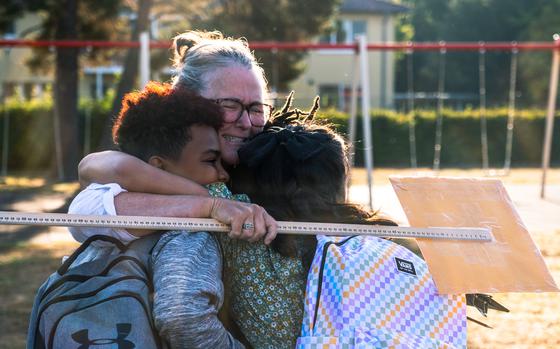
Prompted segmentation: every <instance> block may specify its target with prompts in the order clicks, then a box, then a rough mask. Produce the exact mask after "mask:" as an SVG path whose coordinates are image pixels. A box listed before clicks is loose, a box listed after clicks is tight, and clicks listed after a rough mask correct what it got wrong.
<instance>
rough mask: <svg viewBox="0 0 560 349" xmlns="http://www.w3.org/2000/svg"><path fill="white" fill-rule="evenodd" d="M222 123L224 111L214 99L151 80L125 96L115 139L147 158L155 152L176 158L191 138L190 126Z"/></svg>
mask: <svg viewBox="0 0 560 349" xmlns="http://www.w3.org/2000/svg"><path fill="white" fill-rule="evenodd" d="M222 124H223V117H222V111H221V109H220V106H219V105H218V104H216V103H215V102H214V101H211V100H209V99H206V98H203V97H201V96H199V95H197V94H195V93H193V92H190V91H189V90H187V89H185V88H182V87H175V88H173V87H172V86H171V84H164V83H158V82H149V83H148V84H147V85H146V87H145V88H144V89H143V90H142V91H136V92H131V93H128V94H126V95H125V96H124V98H123V101H122V108H121V111H120V113H119V115H118V117H117V118H116V119H115V122H114V124H113V141H114V142H115V144H117V145H118V147H119V149H120V150H121V151H123V152H125V153H128V154H131V155H134V156H136V157H138V158H140V159H142V160H144V161H148V159H149V158H150V157H151V156H154V155H159V156H162V157H166V158H169V159H174V160H176V159H178V157H179V156H180V154H181V151H182V150H183V148H184V147H185V145H186V144H187V143H188V142H189V141H190V139H191V134H190V127H191V126H193V125H206V126H210V127H212V128H214V129H216V130H218V129H219V128H220V127H221V126H222Z"/></svg>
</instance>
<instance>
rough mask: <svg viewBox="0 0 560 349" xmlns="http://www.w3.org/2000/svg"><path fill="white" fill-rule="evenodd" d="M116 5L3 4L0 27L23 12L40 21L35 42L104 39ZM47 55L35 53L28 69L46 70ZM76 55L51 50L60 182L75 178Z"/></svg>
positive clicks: (8, 0) (103, 1)
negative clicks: (38, 15) (38, 16)
mask: <svg viewBox="0 0 560 349" xmlns="http://www.w3.org/2000/svg"><path fill="white" fill-rule="evenodd" d="M119 6H120V5H119V2H116V1H110V0H80V1H78V0H61V1H40V0H29V1H25V2H22V1H18V0H4V1H3V2H2V4H1V5H0V14H2V16H0V18H1V19H0V24H5V23H7V22H9V21H11V20H14V19H16V18H18V17H19V16H21V15H22V14H24V13H25V12H39V13H42V14H43V15H44V21H43V23H41V25H40V26H39V28H38V29H39V34H38V35H37V39H39V40H80V39H88V40H95V39H107V38H109V37H110V36H111V35H112V33H114V22H115V21H114V19H115V18H116V16H117V14H118V7H119ZM50 56H51V53H50V52H49V50H48V49H36V50H35V57H34V59H33V60H32V61H31V62H30V65H31V66H32V67H35V68H38V67H40V68H41V69H43V70H46V69H48V68H46V67H47V66H48V62H49V61H50V58H51V57H50ZM79 56H80V51H79V49H77V48H61V47H58V48H56V50H55V62H54V63H55V64H54V69H55V83H54V85H55V86H54V98H55V108H54V110H55V114H56V115H55V118H56V120H57V121H58V122H57V123H56V124H55V125H56V126H57V133H56V134H57V135H58V137H59V138H60V144H61V149H60V150H61V154H59V155H60V156H61V158H62V159H61V160H62V170H63V171H62V174H63V176H62V178H60V179H62V180H74V179H76V178H77V164H78V159H79V154H78V149H79V146H78V126H77V125H78V110H77V105H78V94H77V91H78V72H79Z"/></svg>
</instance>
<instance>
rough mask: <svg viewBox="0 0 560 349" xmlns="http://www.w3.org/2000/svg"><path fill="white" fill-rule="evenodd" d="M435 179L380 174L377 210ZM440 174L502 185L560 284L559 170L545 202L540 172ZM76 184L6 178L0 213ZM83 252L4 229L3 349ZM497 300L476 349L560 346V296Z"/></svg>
mask: <svg viewBox="0 0 560 349" xmlns="http://www.w3.org/2000/svg"><path fill="white" fill-rule="evenodd" d="M418 173H420V174H422V175H434V174H433V173H432V172H431V171H428V170H420V171H412V170H403V169H376V170H375V171H374V176H373V180H374V188H373V197H374V207H375V208H377V209H380V210H382V211H384V212H386V213H387V214H389V215H390V216H391V217H393V218H394V219H396V220H397V221H400V222H403V221H404V220H406V219H405V218H404V214H403V213H402V209H401V208H400V206H399V204H398V201H397V200H396V196H395V195H394V193H393V192H392V190H391V188H390V185H389V181H388V177H389V175H414V174H418ZM438 175H440V176H460V177H484V176H487V175H491V176H493V177H496V178H499V179H501V180H502V181H503V182H504V184H505V185H506V188H507V190H508V193H509V194H510V196H511V198H512V200H513V202H514V204H515V205H516V207H517V209H518V211H519V214H520V216H521V217H522V219H523V221H524V223H525V224H526V226H527V227H528V229H529V231H530V233H531V235H532V237H533V239H534V240H535V242H536V244H537V245H538V246H539V247H540V250H541V252H542V254H543V257H544V259H545V262H546V264H547V266H548V268H549V269H550V271H551V273H552V275H553V277H554V279H555V280H556V283H557V284H558V283H560V169H554V170H550V171H549V172H548V176H547V183H548V185H547V189H546V198H545V199H544V200H542V199H540V197H539V194H540V180H541V172H540V171H539V170H538V169H514V170H513V171H511V172H510V173H509V175H507V176H504V175H503V174H501V173H499V172H494V173H484V172H482V171H480V170H462V169H453V170H443V171H440V173H438ZM366 183H367V176H366V175H365V171H363V170H360V169H358V170H355V171H353V174H352V188H351V190H350V198H351V199H352V200H353V201H356V202H361V203H364V204H365V203H367V201H368V199H367V198H368V195H367V186H366ZM76 189H77V184H75V183H65V184H51V183H46V182H45V181H44V180H42V179H40V178H21V177H20V178H13V177H9V178H4V179H0V210H15V211H31V212H65V211H66V208H67V200H68V198H70V197H72V195H73V194H74V193H75V191H76ZM75 247H76V243H74V242H73V241H72V240H71V239H70V238H69V234H67V232H66V230H65V229H64V228H41V227H19V226H0V300H1V301H0V349H3V348H6V349H8V348H9V349H12V348H16V349H17V348H24V347H25V337H26V333H27V322H28V316H29V312H30V310H31V307H32V303H33V297H34V294H35V291H36V290H37V288H38V287H39V285H40V284H41V283H42V282H43V281H44V280H45V279H46V277H47V276H48V275H49V274H50V273H52V272H53V271H54V270H55V269H56V267H57V266H58V265H59V264H60V261H61V257H62V256H64V255H68V254H69V253H71V251H72V250H73V249H74V248H75ZM494 298H495V299H496V300H498V301H499V302H500V303H502V304H504V305H505V306H506V307H508V308H509V309H510V313H497V312H492V311H490V312H489V314H488V318H486V319H484V318H482V317H481V316H480V315H479V314H477V312H476V310H473V312H470V311H469V315H471V316H473V317H475V318H477V319H481V320H483V321H484V322H485V323H487V324H488V325H490V326H492V327H493V329H487V328H483V327H481V326H479V325H475V324H469V328H468V331H469V332H468V347H469V348H498V349H502V348H503V349H505V348H560V293H539V294H528V293H511V294H496V295H494Z"/></svg>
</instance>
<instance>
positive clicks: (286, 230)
mask: <svg viewBox="0 0 560 349" xmlns="http://www.w3.org/2000/svg"><path fill="white" fill-rule="evenodd" d="M0 224H4V225H44V226H62V227H109V228H123V229H153V230H187V231H214V232H229V231H230V227H229V226H228V225H225V224H222V223H220V222H218V221H216V220H214V219H208V218H173V217H146V216H94V215H74V214H64V213H20V212H7V211H0ZM278 233H279V234H300V235H336V236H342V235H371V236H377V237H390V238H425V239H446V240H474V241H492V240H493V236H492V233H491V231H490V229H488V228H455V227H449V228H442V227H437V228H432V227H431V228H414V227H392V226H382V225H367V224H340V223H311V222H287V221H284V222H282V221H279V222H278Z"/></svg>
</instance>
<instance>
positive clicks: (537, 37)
mask: <svg viewBox="0 0 560 349" xmlns="http://www.w3.org/2000/svg"><path fill="white" fill-rule="evenodd" d="M403 3H404V4H406V5H408V6H409V7H410V8H411V11H410V12H409V13H408V14H406V15H405V17H404V18H403V19H402V20H401V27H404V28H405V29H408V28H410V27H412V28H413V29H412V31H413V34H412V38H410V40H413V41H418V42H422V41H440V40H444V41H471V42H473V41H474V42H477V41H505V42H510V41H551V40H552V34H554V33H555V31H557V30H558V28H559V27H560V17H558V16H557V15H555V14H556V13H557V12H558V9H560V0H516V1H511V0H405V1H403ZM403 31H404V30H401V32H403ZM519 56H520V59H519V66H518V83H517V86H518V88H517V91H518V97H519V100H518V102H521V103H522V104H525V105H535V104H536V105H542V104H543V103H545V101H546V93H547V89H548V74H549V73H548V72H549V68H550V53H549V52H541V53H538V52H534V51H532V52H521V53H520V54H519ZM437 57H438V53H437V52H422V53H415V54H414V85H415V86H414V89H415V90H416V91H428V92H430V91H435V90H436V89H437V79H438V76H437V75H438V74H437V72H438V59H437ZM510 57H511V53H510V52H506V51H489V52H487V53H486V56H485V60H486V84H487V95H488V101H489V103H491V102H492V101H494V103H497V104H504V103H507V94H508V90H509V70H510ZM406 81H407V79H406V62H405V60H404V59H402V60H401V61H400V62H399V64H398V67H397V79H396V83H397V90H400V91H406ZM445 85H446V91H447V92H456V93H473V94H477V93H478V52H448V54H447V57H446V81H445Z"/></svg>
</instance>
